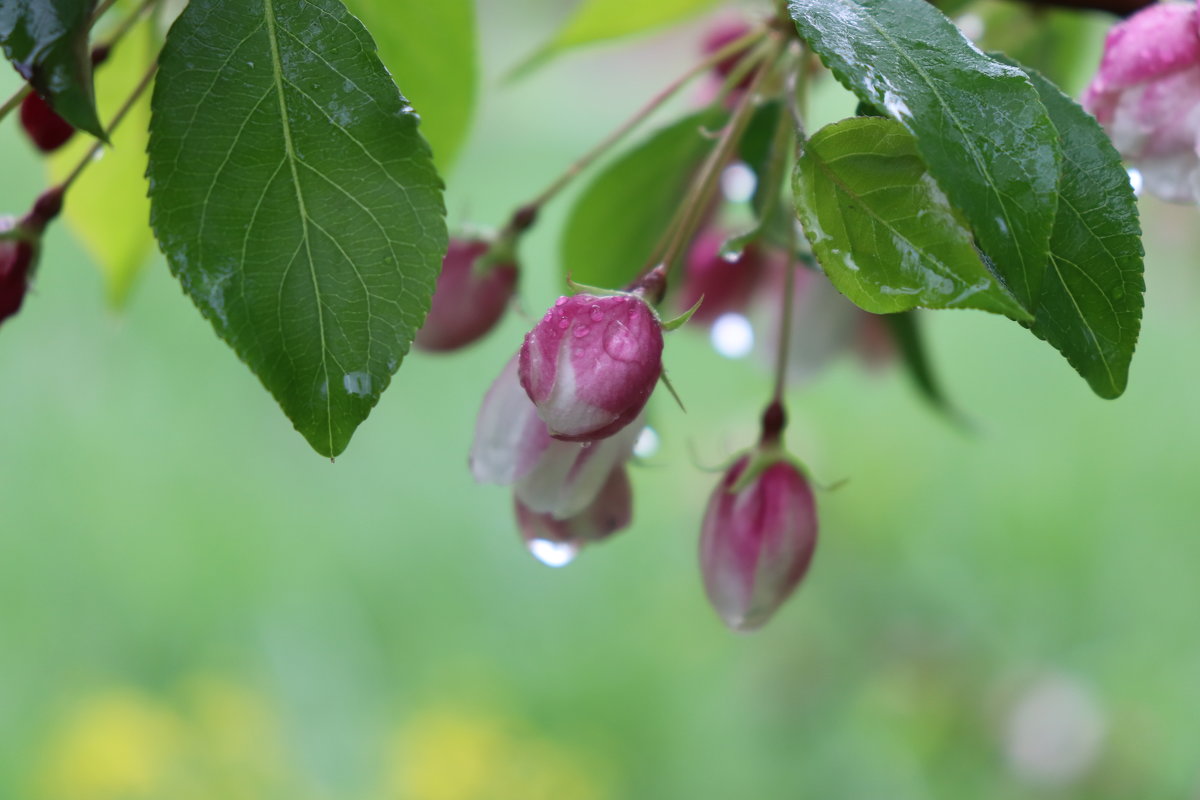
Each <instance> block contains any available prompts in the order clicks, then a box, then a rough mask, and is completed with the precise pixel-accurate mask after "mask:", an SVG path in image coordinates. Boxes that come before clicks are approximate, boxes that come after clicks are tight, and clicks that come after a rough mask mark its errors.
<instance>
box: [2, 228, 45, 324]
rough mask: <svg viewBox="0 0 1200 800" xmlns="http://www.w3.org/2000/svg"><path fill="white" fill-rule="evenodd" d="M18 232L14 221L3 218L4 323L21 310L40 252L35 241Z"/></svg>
mask: <svg viewBox="0 0 1200 800" xmlns="http://www.w3.org/2000/svg"><path fill="white" fill-rule="evenodd" d="M5 234H8V237H7V238H6V237H5ZM14 234H15V232H14V226H13V222H12V220H11V219H0V322H4V320H6V319H8V318H9V317H11V316H13V315H14V314H16V313H17V312H18V311H20V310H21V304H22V303H23V302H24V301H25V295H26V293H28V291H29V277H30V274H31V273H32V272H33V266H34V260H35V256H36V255H37V249H36V246H35V244H34V243H33V242H30V241H28V240H27V239H25V238H23V237H20V236H16V235H14Z"/></svg>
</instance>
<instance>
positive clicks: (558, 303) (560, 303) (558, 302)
mask: <svg viewBox="0 0 1200 800" xmlns="http://www.w3.org/2000/svg"><path fill="white" fill-rule="evenodd" d="M566 304H567V298H565V297H560V298H558V299H557V300H555V301H554V305H556V306H565V305H566Z"/></svg>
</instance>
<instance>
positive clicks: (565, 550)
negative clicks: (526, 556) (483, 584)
mask: <svg viewBox="0 0 1200 800" xmlns="http://www.w3.org/2000/svg"><path fill="white" fill-rule="evenodd" d="M513 502H514V506H515V508H516V516H517V526H518V527H519V528H520V530H521V538H522V539H524V540H525V546H526V547H527V548H529V551H530V553H532V554H533V556H534V557H535V558H537V559H538V560H539V561H541V562H542V563H544V564H548V565H549V566H564V565H565V564H567V563H569V562H570V561H571V560H572V559H574V557H575V556H576V555H577V554H578V553H579V551H580V550H581V549H582V548H583V547H584V545H587V544H591V543H594V542H599V541H602V540H604V539H607V538H608V537H609V536H611V535H613V534H614V533H616V532H617V531H619V530H622V529H624V528H627V527H629V523H630V522H632V521H633V491H632V489H631V487H630V485H629V475H628V474H627V473H626V472H625V468H624V467H623V466H618V467H616V468H615V469H613V470H611V471H610V472H609V474H608V478H607V480H605V482H604V485H603V486H601V488H600V491H599V492H598V493H597V494H596V497H595V499H593V500H592V502H591V504H589V505H588V506H587V507H586V508H584V509H583V510H582V511H580V512H579V513H577V514H575V515H573V516H570V517H567V518H565V519H559V518H558V517H555V516H554V515H553V514H549V513H539V512H537V511H534V510H533V509H531V508H530V507H529V506H527V505H526V504H525V503H523V502H522V501H521V498H520V497H519V496H516V497H514V500H513Z"/></svg>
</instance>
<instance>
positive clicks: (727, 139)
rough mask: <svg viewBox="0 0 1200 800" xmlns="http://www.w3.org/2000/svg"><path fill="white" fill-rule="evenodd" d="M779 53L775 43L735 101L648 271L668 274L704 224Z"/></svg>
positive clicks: (776, 41)
mask: <svg viewBox="0 0 1200 800" xmlns="http://www.w3.org/2000/svg"><path fill="white" fill-rule="evenodd" d="M779 49H780V43H779V41H778V39H776V40H775V42H774V46H773V47H772V49H771V51H770V52H769V53H768V56H767V59H766V61H765V63H764V64H763V65H762V66H761V67H760V68H759V70H758V72H757V73H755V75H754V80H753V81H751V83H750V86H748V87H747V88H746V93H745V94H744V95H743V97H742V99H741V100H739V101H738V104H737V106H736V107H735V108H734V110H733V114H732V116H730V118H729V121H728V122H727V123H726V124H725V127H724V129H722V131H721V135H720V137H719V138H718V139H717V143H716V145H715V146H714V147H713V149H712V150H711V151H710V152H709V154H708V158H707V159H705V161H704V164H703V165H702V166H701V167H700V170H699V171H698V172H697V173H696V177H695V178H694V179H693V180H692V184H691V186H690V187H689V189H688V193H687V195H685V196H684V199H683V202H682V203H681V204H680V208H679V214H678V215H677V216H676V218H675V220H674V221H673V222H672V225H671V226H668V231H670V232H671V233H670V238H669V239H668V241H667V246H666V249H665V250H663V252H662V256H661V257H660V258H658V259H655V264H652V265H651V269H653V267H654V266H656V265H657V264H663V265H665V267H666V272H668V273H669V272H670V270H671V267H672V265H673V264H674V263H675V262H676V261H677V260H678V258H679V256H680V255H681V254H682V252H683V248H684V247H685V246H686V245H687V243H688V242H689V241H691V239H692V237H693V236H694V235H695V233H696V229H697V228H699V227H700V223H701V222H702V221H703V219H704V216H705V213H706V211H707V210H708V206H709V203H710V201H711V200H712V198H713V195H714V193H715V192H716V189H717V184H718V180H719V178H720V176H721V170H723V169H724V168H725V164H726V162H728V161H729V158H730V156H732V155H733V151H734V148H736V147H737V145H738V142H739V141H741V138H742V134H743V133H745V131H746V126H747V125H749V124H750V118H751V117H752V116H753V114H754V110H755V108H756V103H757V98H758V92H759V88H760V87H761V86H762V84H763V82H764V81H765V79H766V77H767V74H768V73H769V72H771V65H772V63H773V62H774V59H775V57H777V56H778V54H779Z"/></svg>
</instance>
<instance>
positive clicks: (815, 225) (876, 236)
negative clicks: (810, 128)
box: [793, 117, 1032, 319]
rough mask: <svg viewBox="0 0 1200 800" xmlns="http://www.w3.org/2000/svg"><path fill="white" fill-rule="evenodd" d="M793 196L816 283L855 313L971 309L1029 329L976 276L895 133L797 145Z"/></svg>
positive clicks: (912, 145) (928, 183) (1003, 296)
mask: <svg viewBox="0 0 1200 800" xmlns="http://www.w3.org/2000/svg"><path fill="white" fill-rule="evenodd" d="M793 195H794V197H795V200H796V211H797V213H798V214H799V217H800V221H801V222H802V223H803V224H804V231H805V234H806V235H807V236H808V239H809V242H810V243H811V244H812V248H813V253H814V254H815V255H816V256H817V260H818V261H820V263H821V267H822V269H824V271H825V274H826V275H828V276H829V280H830V281H832V282H833V285H834V286H836V287H837V289H838V291H840V292H841V293H842V294H844V295H846V296H847V297H848V298H850V300H852V301H853V302H854V303H855V304H856V305H858V306H859V307H860V308H863V309H865V310H867V311H870V312H872V313H875V314H888V313H893V312H897V311H908V310H909V309H913V308H918V307H924V308H978V309H983V310H984V311H992V312H995V313H997V314H1004V315H1006V316H1009V317H1012V318H1014V319H1031V318H1032V317H1031V315H1030V314H1029V313H1027V312H1026V311H1025V310H1024V309H1022V308H1021V306H1020V304H1018V303H1017V302H1016V301H1015V300H1014V299H1013V298H1012V296H1011V295H1009V294H1008V292H1006V291H1005V290H1004V289H1003V288H1002V287H1001V286H1000V285H999V283H998V282H997V281H996V279H995V278H994V277H993V276H992V274H991V273H989V272H988V270H987V269H986V268H985V267H984V265H983V262H982V261H981V260H980V258H979V254H978V252H977V251H976V250H975V247H974V245H973V244H972V242H971V235H970V233H968V232H967V230H966V229H965V228H963V227H962V225H961V224H960V223H959V221H958V219H957V218H956V217H955V215H954V211H953V210H952V209H951V208H950V205H949V204H948V202H947V200H946V196H945V195H944V194H943V193H942V190H941V189H940V188H939V187H938V184H937V183H936V182H935V181H934V180H933V178H932V177H931V176H930V175H929V173H928V172H927V171H926V169H925V164H924V163H923V162H922V161H921V157H920V156H919V155H918V154H917V145H916V141H915V140H914V139H913V136H912V134H910V133H909V132H908V131H907V130H905V128H904V126H903V125H901V124H900V123H898V122H894V121H892V120H890V119H883V118H881V117H854V118H851V119H844V120H842V121H841V122H836V123H834V124H832V125H827V126H826V127H824V128H822V129H821V130H819V131H817V133H816V134H814V135H813V137H812V138H811V139H810V140H809V141H808V142H807V143H806V144H805V145H804V149H803V151H802V153H801V155H800V158H799V160H798V161H797V163H796V171H795V181H794V185H793Z"/></svg>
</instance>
